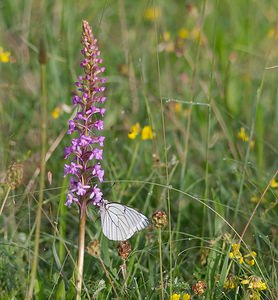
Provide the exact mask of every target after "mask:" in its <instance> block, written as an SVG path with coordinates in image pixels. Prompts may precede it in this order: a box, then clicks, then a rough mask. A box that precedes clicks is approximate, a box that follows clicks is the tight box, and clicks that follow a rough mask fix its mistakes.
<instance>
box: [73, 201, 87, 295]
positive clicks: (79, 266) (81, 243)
mask: <svg viewBox="0 0 278 300" xmlns="http://www.w3.org/2000/svg"><path fill="white" fill-rule="evenodd" d="M86 205H87V202H86V201H82V204H81V207H80V221H79V240H78V261H77V269H76V273H77V274H76V298H75V299H76V300H81V291H82V282H83V269H84V253H85V229H86Z"/></svg>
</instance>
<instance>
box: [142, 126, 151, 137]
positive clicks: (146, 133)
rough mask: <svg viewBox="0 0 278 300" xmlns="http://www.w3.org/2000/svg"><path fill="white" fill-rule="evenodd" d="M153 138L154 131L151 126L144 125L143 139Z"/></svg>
mask: <svg viewBox="0 0 278 300" xmlns="http://www.w3.org/2000/svg"><path fill="white" fill-rule="evenodd" d="M152 139H153V131H152V128H151V126H149V125H148V126H144V127H143V129H142V140H143V141H144V140H152Z"/></svg>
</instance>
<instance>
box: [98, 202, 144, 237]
mask: <svg viewBox="0 0 278 300" xmlns="http://www.w3.org/2000/svg"><path fill="white" fill-rule="evenodd" d="M100 218H101V227H102V231H103V234H104V235H105V236H106V237H107V238H108V239H109V240H112V241H126V240H128V239H129V238H131V237H132V236H133V235H134V233H135V232H137V231H139V230H142V229H144V228H145V227H147V226H148V225H149V220H148V218H147V217H146V216H144V215H143V214H141V213H139V212H138V211H137V210H135V209H133V208H131V207H128V206H126V205H123V204H120V203H117V202H109V201H107V200H102V202H101V204H100Z"/></svg>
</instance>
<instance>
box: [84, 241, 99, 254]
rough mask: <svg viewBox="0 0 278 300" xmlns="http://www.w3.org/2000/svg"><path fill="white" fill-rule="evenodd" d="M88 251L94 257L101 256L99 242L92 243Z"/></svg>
mask: <svg viewBox="0 0 278 300" xmlns="http://www.w3.org/2000/svg"><path fill="white" fill-rule="evenodd" d="M87 251H88V253H89V254H90V255H92V256H100V244H99V241H98V240H94V241H92V242H90V243H89V244H88V246H87Z"/></svg>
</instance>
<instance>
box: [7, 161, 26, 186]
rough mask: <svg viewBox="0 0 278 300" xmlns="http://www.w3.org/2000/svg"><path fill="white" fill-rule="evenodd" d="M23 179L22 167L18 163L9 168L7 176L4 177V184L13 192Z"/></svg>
mask: <svg viewBox="0 0 278 300" xmlns="http://www.w3.org/2000/svg"><path fill="white" fill-rule="evenodd" d="M22 179H23V165H22V164H20V163H13V164H11V165H10V166H9V168H8V171H7V175H6V180H5V181H6V183H7V185H8V186H9V188H10V189H12V190H14V189H15V188H16V187H18V186H19V185H20V184H21V183H22Z"/></svg>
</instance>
